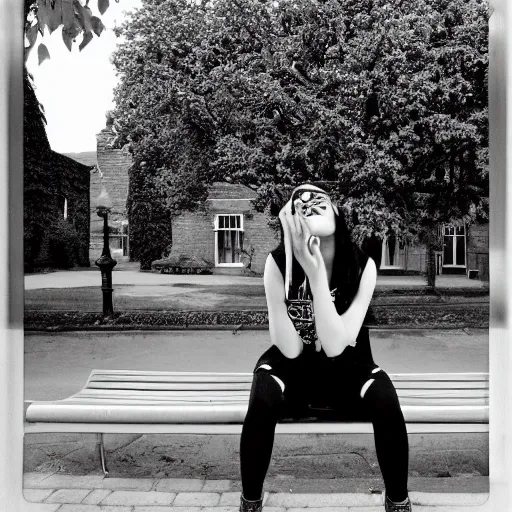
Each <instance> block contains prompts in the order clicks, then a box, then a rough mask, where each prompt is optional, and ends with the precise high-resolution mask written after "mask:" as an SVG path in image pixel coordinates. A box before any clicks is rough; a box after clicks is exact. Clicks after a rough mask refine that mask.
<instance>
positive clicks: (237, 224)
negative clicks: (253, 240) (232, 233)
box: [236, 215, 240, 229]
mask: <svg viewBox="0 0 512 512" xmlns="http://www.w3.org/2000/svg"><path fill="white" fill-rule="evenodd" d="M236 227H237V228H238V229H240V215H237V216H236Z"/></svg>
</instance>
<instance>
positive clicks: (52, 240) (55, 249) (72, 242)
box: [48, 219, 80, 268]
mask: <svg viewBox="0 0 512 512" xmlns="http://www.w3.org/2000/svg"><path fill="white" fill-rule="evenodd" d="M79 246H80V240H79V237H78V233H77V232H76V230H75V228H74V226H73V225H72V224H71V223H70V222H68V221H67V220H64V219H59V220H57V221H55V223H54V224H53V226H52V229H51V230H50V232H49V240H48V252H49V257H50V260H51V261H52V264H53V265H52V266H55V267H57V268H71V267H74V266H75V265H76V264H77V263H78V251H79Z"/></svg>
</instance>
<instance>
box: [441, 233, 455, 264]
mask: <svg viewBox="0 0 512 512" xmlns="http://www.w3.org/2000/svg"><path fill="white" fill-rule="evenodd" d="M443 264H444V265H453V236H445V237H444V251H443Z"/></svg>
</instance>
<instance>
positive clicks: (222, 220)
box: [219, 215, 224, 229]
mask: <svg viewBox="0 0 512 512" xmlns="http://www.w3.org/2000/svg"><path fill="white" fill-rule="evenodd" d="M222 228H224V217H223V216H222V215H219V229H222Z"/></svg>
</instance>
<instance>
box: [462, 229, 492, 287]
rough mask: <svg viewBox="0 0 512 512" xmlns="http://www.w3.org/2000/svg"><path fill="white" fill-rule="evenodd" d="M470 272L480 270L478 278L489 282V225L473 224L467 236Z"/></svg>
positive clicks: (467, 266) (468, 267)
mask: <svg viewBox="0 0 512 512" xmlns="http://www.w3.org/2000/svg"><path fill="white" fill-rule="evenodd" d="M466 242H467V245H466V251H467V265H466V268H467V269H468V270H478V277H479V278H480V279H483V280H484V281H488V280H489V224H488V223H485V224H473V225H472V226H470V227H469V229H468V235H467V240H466Z"/></svg>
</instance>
